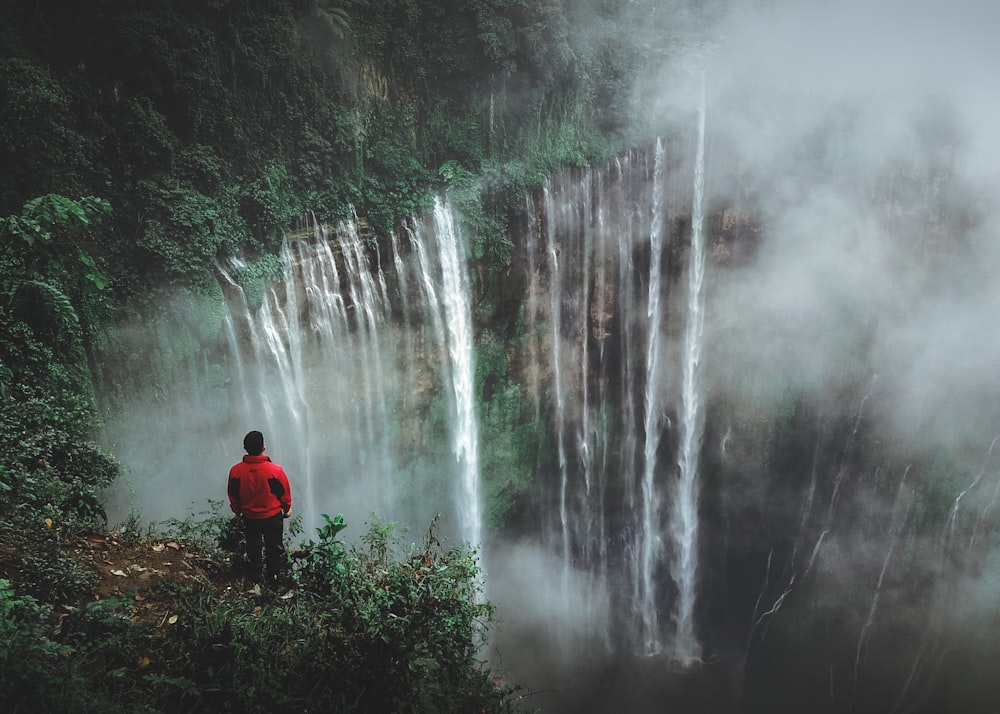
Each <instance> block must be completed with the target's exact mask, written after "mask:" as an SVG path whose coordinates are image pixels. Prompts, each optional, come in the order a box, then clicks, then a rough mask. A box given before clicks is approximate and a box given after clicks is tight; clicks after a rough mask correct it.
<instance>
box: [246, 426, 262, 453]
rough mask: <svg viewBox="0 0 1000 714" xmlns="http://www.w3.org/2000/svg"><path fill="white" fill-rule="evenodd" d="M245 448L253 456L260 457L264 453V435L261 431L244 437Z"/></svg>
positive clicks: (248, 433)
mask: <svg viewBox="0 0 1000 714" xmlns="http://www.w3.org/2000/svg"><path fill="white" fill-rule="evenodd" d="M243 448H244V449H246V450H247V453H248V454H250V455H251V456H260V455H261V454H263V453H264V435H263V434H261V433H260V432H259V431H251V432H247V435H246V436H244V437H243Z"/></svg>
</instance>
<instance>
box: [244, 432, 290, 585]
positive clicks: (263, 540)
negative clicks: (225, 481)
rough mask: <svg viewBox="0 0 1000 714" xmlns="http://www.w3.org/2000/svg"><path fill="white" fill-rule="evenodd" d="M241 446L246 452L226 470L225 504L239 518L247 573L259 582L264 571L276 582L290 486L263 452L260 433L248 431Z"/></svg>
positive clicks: (282, 559)
mask: <svg viewBox="0 0 1000 714" xmlns="http://www.w3.org/2000/svg"><path fill="white" fill-rule="evenodd" d="M243 448H244V449H246V452H247V454H246V456H244V457H243V460H242V461H241V462H239V463H238V464H236V465H235V466H233V467H232V468H231V469H230V470H229V507H230V508H232V510H233V513H235V514H237V515H239V516H242V518H243V522H244V526H245V529H246V539H247V560H249V561H250V576H251V577H252V578H253V579H254V581H255V582H260V581H261V580H262V578H263V576H264V575H265V574H266V576H267V582H268V584H270V585H277V584H278V581H279V579H280V577H281V574H282V571H283V570H284V568H285V562H286V561H285V545H284V536H285V524H284V519H286V518H288V516H289V515H290V514H291V511H292V488H291V486H290V485H289V483H288V476H286V475H285V470H284V469H283V468H281V467H280V466H278V465H277V464H276V463H274V462H272V461H271V459H270V458H269V457H267V456H264V450H265V449H266V448H267V447H266V446H265V445H264V435H263V434H262V433H260V432H259V431H251V432H249V433H248V434H247V435H246V436H245V437H243ZM262 546H263V549H264V552H265V555H266V557H265V562H264V563H262V562H261V547H262ZM264 565H266V570H265V568H263V567H262V566H264Z"/></svg>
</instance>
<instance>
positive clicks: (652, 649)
mask: <svg viewBox="0 0 1000 714" xmlns="http://www.w3.org/2000/svg"><path fill="white" fill-rule="evenodd" d="M654 161H655V164H654V168H653V194H652V200H651V205H652V223H651V228H650V233H649V245H650V256H649V289H648V296H647V302H646V318H647V327H646V329H647V334H646V373H645V383H646V390H645V395H644V406H645V411H644V414H645V418H644V420H643V435H644V438H645V442H644V447H643V475H642V501H641V504H642V505H641V509H642V529H641V532H640V537H641V543H640V557H639V559H638V562H639V573H638V579H637V581H638V582H639V584H640V588H639V608H640V609H639V611H640V613H641V616H642V628H643V637H644V640H645V649H646V653H647V654H656V653H658V652H659V651H660V650H661V649H662V644H661V641H660V628H659V623H658V619H659V618H658V616H657V609H658V604H657V592H656V580H655V571H656V566H657V565H658V563H659V562H660V560H661V558H662V557H663V540H662V538H661V535H660V533H661V525H660V502H661V499H660V493H659V491H658V487H657V483H656V465H657V464H656V451H657V449H658V448H659V444H660V403H659V393H660V372H661V370H662V365H661V364H660V341H661V336H660V325H661V314H660V292H661V284H660V277H661V271H660V262H661V260H662V256H663V240H664V235H663V234H664V227H663V210H664V208H663V199H664V195H663V194H664V190H665V188H664V176H663V174H664V171H665V166H664V164H665V163H666V158H665V155H664V147H663V142H662V141H661V140H659V139H657V141H656V155H655V160H654Z"/></svg>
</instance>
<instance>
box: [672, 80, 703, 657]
mask: <svg viewBox="0 0 1000 714" xmlns="http://www.w3.org/2000/svg"><path fill="white" fill-rule="evenodd" d="M704 194H705V81H704V77H703V78H702V85H701V102H700V105H699V110H698V144H697V148H696V154H695V171H694V201H693V205H692V208H691V252H690V260H689V264H688V294H687V297H688V315H687V325H686V328H685V333H684V364H683V376H682V391H681V417H680V449H679V454H678V466H679V471H680V473H679V475H678V478H677V481H676V484H675V488H674V494H673V502H672V506H673V507H672V509H671V511H672V513H671V519H670V536H671V540H672V542H673V546H674V558H673V562H672V564H671V575H672V577H673V579H674V582H675V584H676V586H677V601H676V606H675V609H674V624H675V627H676V635H675V636H676V639H675V641H674V656H675V657H676V658H677V659H678V660H679V661H681V662H684V663H691V662H694V661H697V660H698V659H699V658H700V656H701V646H700V644H699V642H698V638H697V634H696V632H695V621H694V606H695V596H696V584H697V577H698V496H699V483H698V452H699V449H700V447H701V437H702V433H703V431H704V419H705V417H704V414H703V411H702V404H701V393H700V385H699V372H700V370H699V366H700V362H701V349H702V337H703V332H704V321H705V315H704V312H705V295H704V282H705V238H704V231H703V223H704V206H703V202H704Z"/></svg>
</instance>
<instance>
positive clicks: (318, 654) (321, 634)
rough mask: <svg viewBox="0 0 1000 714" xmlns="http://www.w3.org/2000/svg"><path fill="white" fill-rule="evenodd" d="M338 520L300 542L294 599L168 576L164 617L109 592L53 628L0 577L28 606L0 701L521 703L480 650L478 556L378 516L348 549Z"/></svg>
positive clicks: (92, 704) (4, 605)
mask: <svg viewBox="0 0 1000 714" xmlns="http://www.w3.org/2000/svg"><path fill="white" fill-rule="evenodd" d="M344 528H345V525H344V523H343V519H342V517H340V516H337V517H335V518H333V519H331V518H329V517H327V518H326V524H325V525H324V526H323V527H322V528H320V529H318V532H317V535H318V540H317V541H309V542H308V543H306V544H304V545H303V547H302V549H301V550H300V551H297V552H298V554H299V555H300V557H299V558H298V559H297V564H296V583H297V585H296V588H295V589H294V590H293V591H291V595H290V596H288V597H277V593H268V592H265V593H263V594H262V595H260V596H258V595H255V594H254V593H253V592H249V591H248V590H247V589H245V587H242V588H232V587H230V588H228V589H225V590H224V591H222V592H221V593H220V592H217V591H216V590H215V589H214V588H213V587H212V586H211V583H210V582H208V581H204V582H201V583H197V584H194V585H180V584H178V583H172V582H166V583H164V584H163V585H161V586H160V587H159V589H158V590H157V591H156V592H155V593H147V597H149V598H152V599H154V600H155V601H156V602H157V603H160V606H161V607H162V608H164V609H163V611H162V614H161V613H160V611H159V610H158V611H157V612H156V613H154V614H153V616H152V617H150V616H149V615H143V614H142V613H141V612H140V608H139V607H138V605H137V600H136V599H133V598H132V597H124V598H108V599H104V600H98V601H96V602H91V603H89V604H87V605H85V606H81V607H79V608H75V609H73V610H72V611H70V612H69V614H67V615H66V616H65V617H64V618H62V620H61V622H60V624H59V627H58V629H57V630H55V629H53V628H52V627H51V626H50V625H49V624H48V622H47V621H46V620H44V619H42V618H44V617H45V616H46V615H47V614H48V610H47V609H46V608H44V606H41V605H38V604H37V603H36V601H35V600H33V599H32V598H30V597H25V596H17V595H15V594H14V591H13V589H12V588H11V587H10V586H9V584H8V583H7V582H6V581H0V613H4V614H8V613H10V614H11V615H14V614H17V615H19V616H17V617H14V616H11V617H8V618H5V619H4V623H3V624H2V625H0V646H6V647H7V649H6V650H3V649H0V656H6V655H7V653H10V655H11V656H19V661H18V663H17V666H16V667H11V668H10V669H7V668H5V669H4V676H5V677H7V679H6V680H4V682H5V683H9V684H10V686H9V687H5V688H4V689H3V690H2V691H0V703H4V704H7V705H14V706H17V705H19V704H20V703H22V702H32V703H33V704H35V705H36V707H40V708H41V710H43V711H45V710H48V711H65V712H77V711H80V712H83V711H95V710H99V707H100V706H104V707H106V708H110V709H113V710H116V711H138V710H142V711H159V712H181V711H191V710H192V709H205V710H212V711H227V710H230V709H232V710H240V711H247V712H267V711H273V710H274V709H275V708H277V707H285V708H290V709H291V710H293V711H338V712H363V711H412V712H438V711H447V712H473V711H475V712H482V711H487V712H514V711H520V710H521V704H520V699H521V697H520V695H519V693H518V690H517V689H516V688H515V687H511V686H509V685H507V684H506V683H505V682H504V680H503V678H502V676H499V675H496V674H494V673H492V672H491V671H490V670H489V668H488V667H487V666H486V665H485V664H484V663H482V662H480V661H478V659H477V656H476V653H477V651H478V648H479V646H480V645H481V643H482V641H483V636H484V634H485V629H486V627H487V626H488V624H489V619H490V615H491V607H490V605H489V604H488V603H486V602H484V601H482V600H481V598H480V597H479V592H480V573H479V569H478V567H477V566H476V563H475V554H474V553H472V552H471V551H469V550H468V549H466V548H448V549H446V548H443V547H442V546H441V544H440V543H439V542H438V540H437V537H436V535H435V526H434V524H432V525H431V527H430V529H429V531H428V533H427V536H426V538H425V539H424V542H423V543H422V545H420V546H417V545H412V544H411V545H409V546H404V545H403V544H402V541H401V538H400V536H399V535H398V534H396V532H395V527H394V526H393V525H392V524H388V523H383V522H380V521H377V520H373V522H372V524H371V525H370V526H369V530H368V531H367V533H366V534H364V535H363V536H362V538H361V541H360V544H358V545H354V546H352V545H348V544H346V543H344V542H342V541H339V540H337V536H338V533H339V532H340V531H341V530H343V529H344ZM208 530H209V531H213V532H214V529H213V528H209V529H208ZM195 531H197V528H194V527H193V526H192V527H190V528H188V529H187V530H186V531H185V532H187V533H188V534H189V535H193V534H194V533H195ZM206 532H208V531H206ZM195 545H197V544H195ZM202 545H205V544H204V543H203V544H202ZM205 552H212V551H211V547H210V544H209V545H208V547H207V548H206V551H205ZM144 599H145V598H144ZM170 613H173V614H172V615H171V614H170ZM168 615H169V617H168ZM56 658H58V662H59V665H60V667H59V669H58V670H55V671H58V672H59V676H60V677H61V678H64V680H65V681H66V682H67V683H69V684H71V685H72V686H67V687H63V688H62V689H61V690H60V692H59V693H58V694H57V695H52V694H50V693H49V695H48V696H47V693H46V692H44V691H42V690H41V689H37V688H36V687H38V686H44V685H45V684H46V683H47V682H51V680H52V677H53V675H51V674H48V673H49V672H53V671H54V670H53V669H52V667H51V664H52V660H53V659H56ZM39 675H41V676H39Z"/></svg>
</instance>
